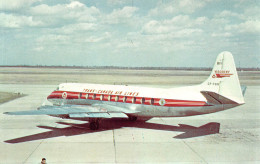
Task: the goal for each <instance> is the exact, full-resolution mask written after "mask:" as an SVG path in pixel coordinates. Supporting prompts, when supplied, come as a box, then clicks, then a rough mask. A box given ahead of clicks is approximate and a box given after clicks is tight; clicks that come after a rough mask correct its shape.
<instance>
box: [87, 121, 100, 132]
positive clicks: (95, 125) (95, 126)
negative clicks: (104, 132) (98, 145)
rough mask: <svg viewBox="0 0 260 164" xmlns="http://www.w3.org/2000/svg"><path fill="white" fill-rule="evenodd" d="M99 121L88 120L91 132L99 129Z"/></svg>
mask: <svg viewBox="0 0 260 164" xmlns="http://www.w3.org/2000/svg"><path fill="white" fill-rule="evenodd" d="M99 121H100V119H90V120H89V122H90V123H89V128H90V129H91V130H98V129H99Z"/></svg>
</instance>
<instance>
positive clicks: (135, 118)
mask: <svg viewBox="0 0 260 164" xmlns="http://www.w3.org/2000/svg"><path fill="white" fill-rule="evenodd" d="M128 120H129V121H136V120H137V117H135V116H128Z"/></svg>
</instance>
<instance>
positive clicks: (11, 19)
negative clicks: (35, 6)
mask: <svg viewBox="0 0 260 164" xmlns="http://www.w3.org/2000/svg"><path fill="white" fill-rule="evenodd" d="M0 20H1V21H0V26H1V27H8V28H20V27H26V26H28V27H34V26H41V25H42V24H43V23H42V22H41V21H35V20H34V19H33V17H32V16H19V15H14V14H5V13H0Z"/></svg>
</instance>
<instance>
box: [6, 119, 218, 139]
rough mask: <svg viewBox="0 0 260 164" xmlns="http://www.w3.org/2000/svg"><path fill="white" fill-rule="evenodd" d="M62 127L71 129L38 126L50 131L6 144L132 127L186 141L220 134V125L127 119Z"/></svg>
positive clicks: (215, 123)
mask: <svg viewBox="0 0 260 164" xmlns="http://www.w3.org/2000/svg"><path fill="white" fill-rule="evenodd" d="M56 123H58V124H62V125H68V126H69V127H65V128H55V127H49V126H37V127H39V128H44V129H49V130H50V131H47V132H43V133H38V134H34V135H29V136H24V137H20V138H15V139H11V140H6V141H4V142H6V143H22V142H28V141H35V140H41V139H48V138H54V137H60V136H76V135H81V134H89V133H96V132H102V131H107V130H114V129H120V128H122V127H132V128H144V129H152V130H163V131H175V132H183V133H182V134H180V135H177V136H175V137H173V138H176V139H186V138H193V137H199V136H205V135H210V134H216V133H219V128H220V123H217V122H210V123H207V124H205V125H202V126H200V127H194V126H190V125H185V124H179V126H172V125H162V124H157V123H149V122H145V121H136V122H130V121H128V120H125V119H113V120H106V119H104V120H102V127H100V129H99V130H95V131H93V130H90V129H88V127H89V126H88V124H89V123H84V124H71V123H66V122H56Z"/></svg>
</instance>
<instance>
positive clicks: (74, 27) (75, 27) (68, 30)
mask: <svg viewBox="0 0 260 164" xmlns="http://www.w3.org/2000/svg"><path fill="white" fill-rule="evenodd" d="M96 28H97V27H96V24H94V23H76V24H69V25H65V26H63V27H61V28H58V29H56V31H57V33H64V34H73V33H82V32H84V31H93V30H95V29H96Z"/></svg>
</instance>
